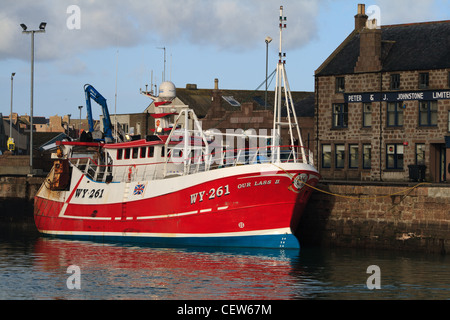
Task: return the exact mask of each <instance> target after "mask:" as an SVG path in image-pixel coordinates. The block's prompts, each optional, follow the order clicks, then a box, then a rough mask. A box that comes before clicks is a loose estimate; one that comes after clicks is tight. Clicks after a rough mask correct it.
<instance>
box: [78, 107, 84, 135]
mask: <svg viewBox="0 0 450 320" xmlns="http://www.w3.org/2000/svg"><path fill="white" fill-rule="evenodd" d="M78 109H80V126H79V127H78V138H81V109H83V106H78Z"/></svg>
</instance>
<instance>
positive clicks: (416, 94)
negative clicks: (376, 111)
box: [344, 90, 450, 103]
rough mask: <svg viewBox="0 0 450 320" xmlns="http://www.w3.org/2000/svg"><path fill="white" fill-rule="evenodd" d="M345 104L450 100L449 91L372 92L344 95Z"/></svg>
mask: <svg viewBox="0 0 450 320" xmlns="http://www.w3.org/2000/svg"><path fill="white" fill-rule="evenodd" d="M344 98H345V102H346V103H358V102H364V103H367V102H379V101H388V102H394V101H409V100H425V101H429V100H442V99H450V90H430V91H405V92H382V93H380V92H374V93H345V94H344Z"/></svg>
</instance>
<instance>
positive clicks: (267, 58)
mask: <svg viewBox="0 0 450 320" xmlns="http://www.w3.org/2000/svg"><path fill="white" fill-rule="evenodd" d="M268 56H269V41H267V40H266V93H265V99H264V109H267V73H268V70H267V69H268V68H269V61H268V60H269V57H268Z"/></svg>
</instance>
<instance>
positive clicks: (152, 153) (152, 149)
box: [147, 147, 155, 158]
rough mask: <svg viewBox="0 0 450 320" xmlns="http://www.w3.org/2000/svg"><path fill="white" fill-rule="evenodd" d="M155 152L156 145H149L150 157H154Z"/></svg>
mask: <svg viewBox="0 0 450 320" xmlns="http://www.w3.org/2000/svg"><path fill="white" fill-rule="evenodd" d="M154 153H155V147H148V155H147V156H148V157H149V158H153V156H154Z"/></svg>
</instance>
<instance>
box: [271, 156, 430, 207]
mask: <svg viewBox="0 0 450 320" xmlns="http://www.w3.org/2000/svg"><path fill="white" fill-rule="evenodd" d="M272 164H273V165H274V166H275V167H277V168H278V169H280V170H282V171H284V172H285V173H286V174H288V175H289V176H290V177H291V178H292V179H293V178H294V177H293V175H292V174H290V173H289V172H287V171H286V170H284V169H283V168H281V167H279V166H277V165H276V164H274V163H272ZM302 183H303V184H304V185H305V186H307V187H309V188H311V189H313V190H316V191H318V192H321V193H325V194H328V195H331V196H334V197H339V198H346V199H353V200H374V199H379V198H388V197H391V196H396V195H399V194H402V193H406V192H408V191H412V190H414V189H416V188H418V187H419V186H421V185H425V184H431V183H430V182H420V183H418V184H416V185H415V186H413V187H411V188H407V189H404V190H401V191H398V192H394V193H390V194H385V195H379V196H371V197H357V196H348V195H343V194H338V193H334V192H329V191H326V190H322V189H319V188H317V187H314V186H312V185H310V184H308V183H306V182H302Z"/></svg>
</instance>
